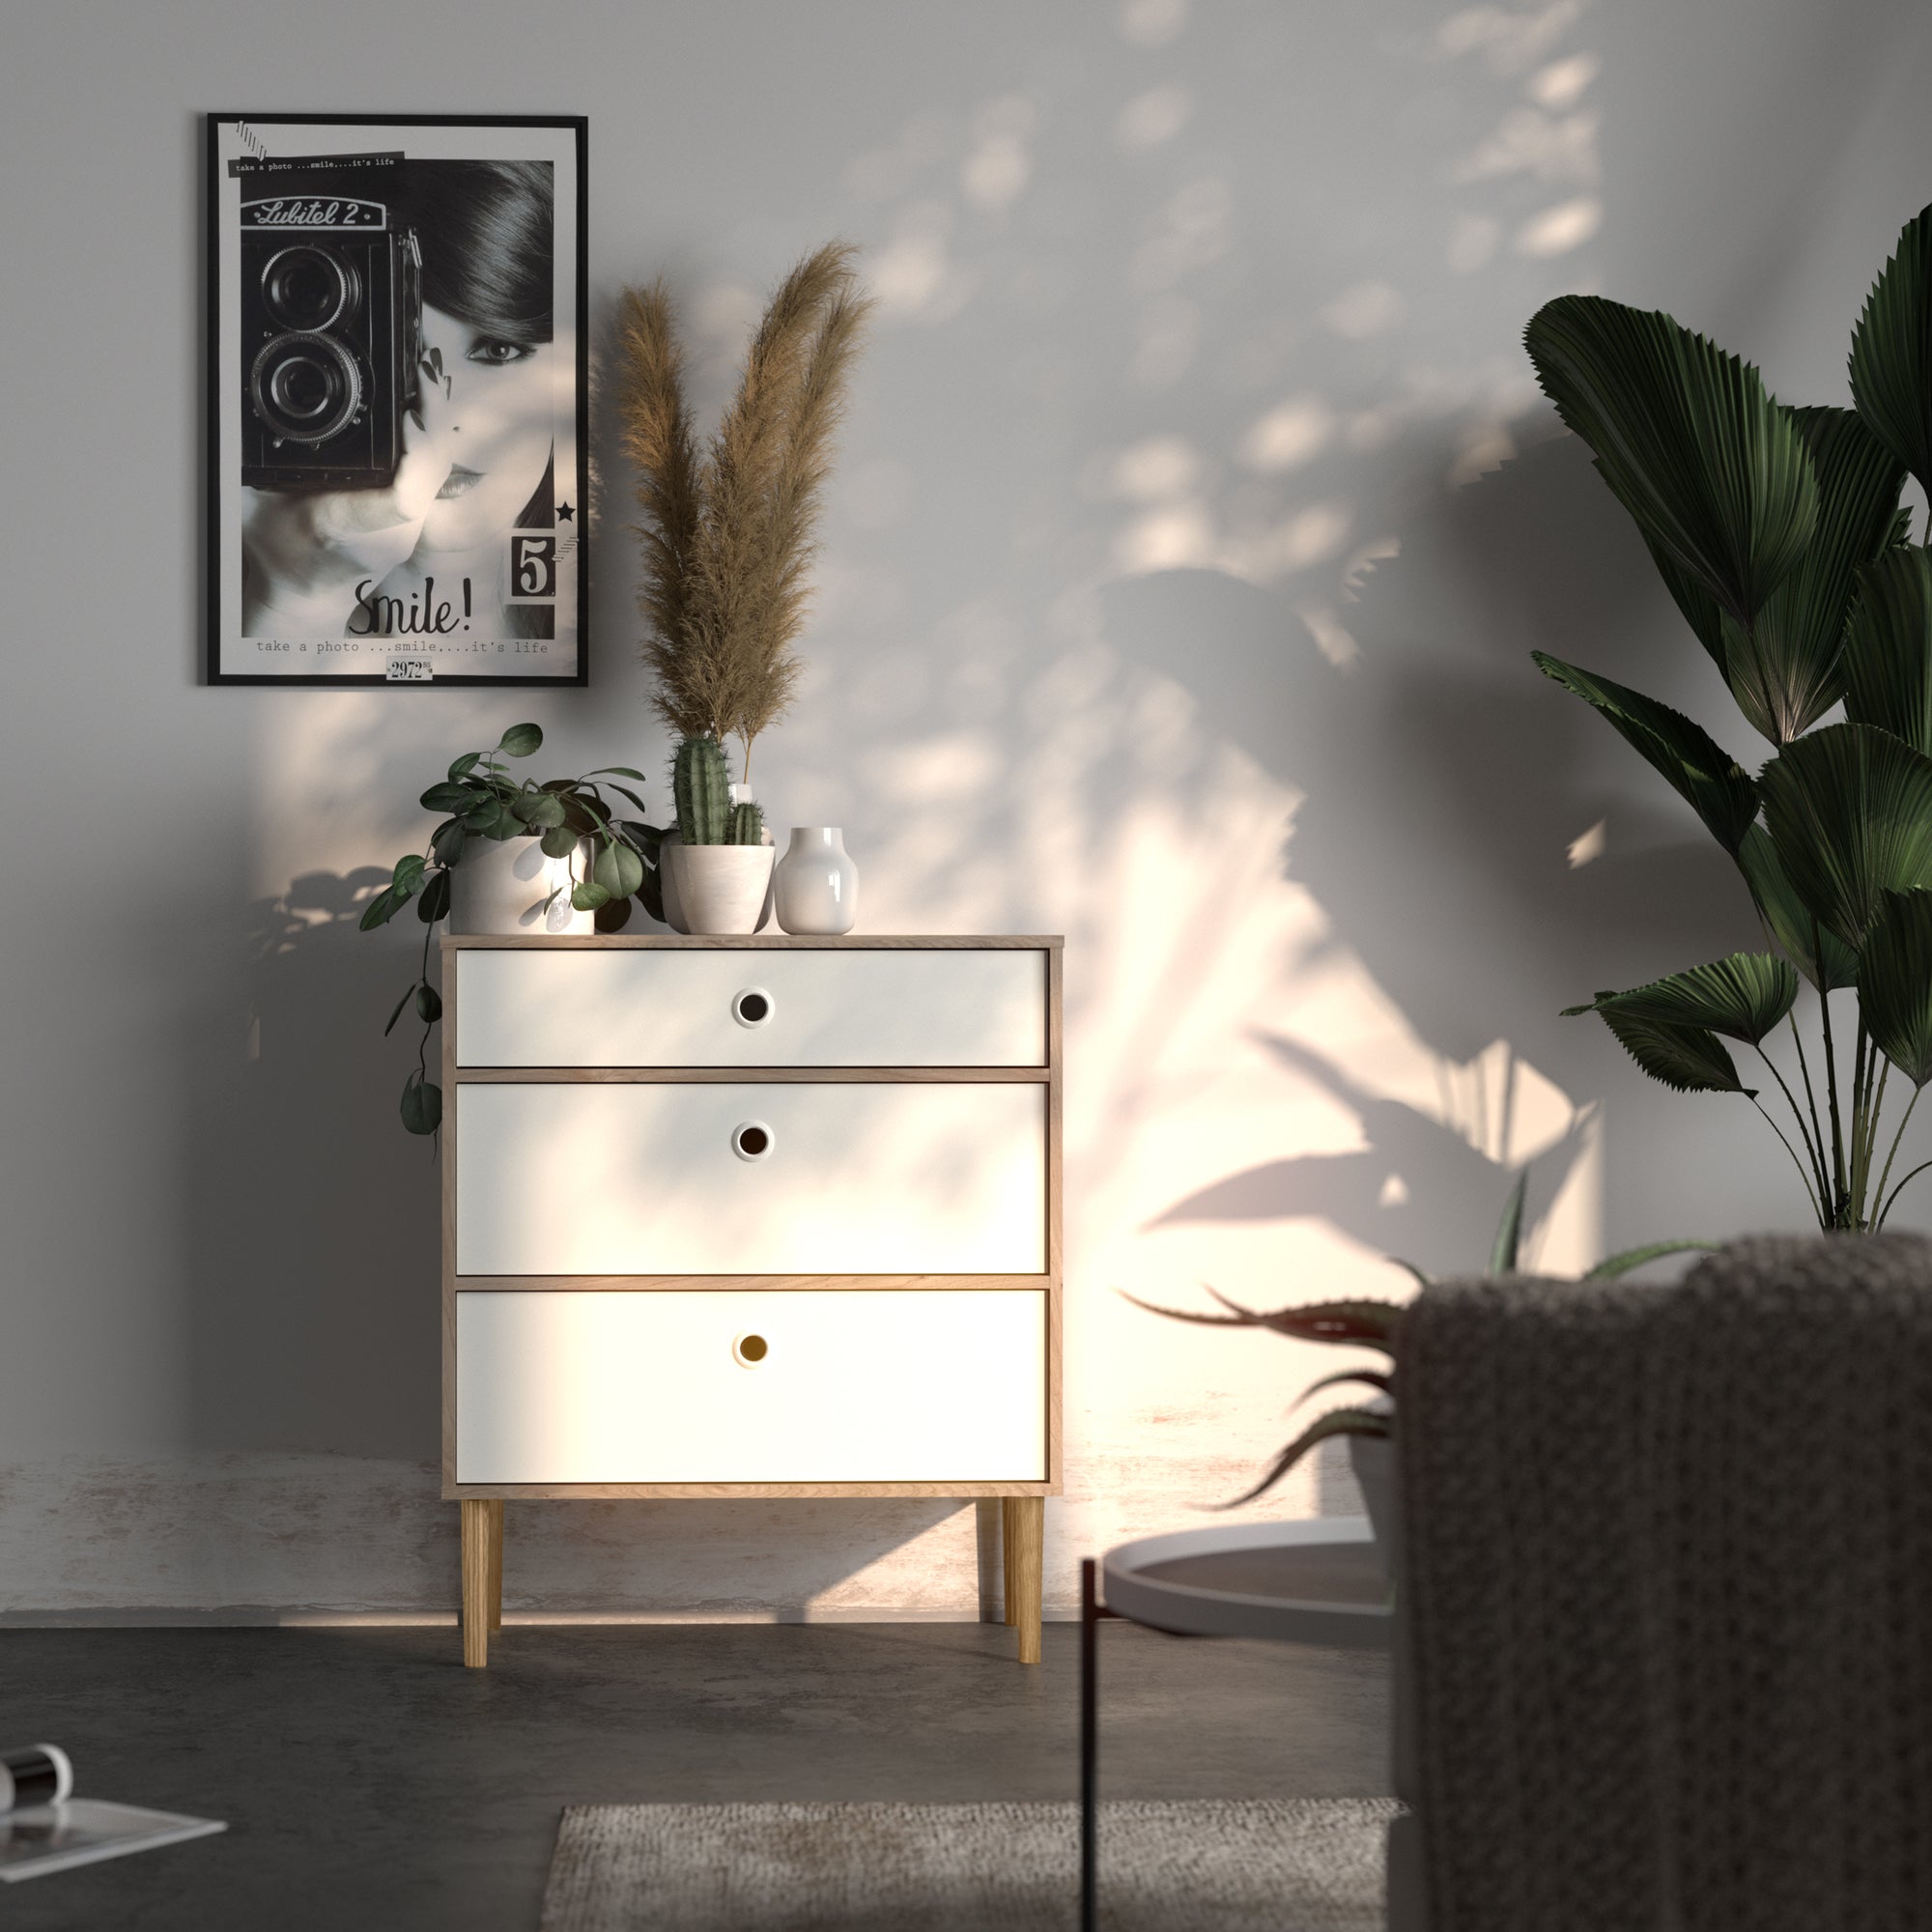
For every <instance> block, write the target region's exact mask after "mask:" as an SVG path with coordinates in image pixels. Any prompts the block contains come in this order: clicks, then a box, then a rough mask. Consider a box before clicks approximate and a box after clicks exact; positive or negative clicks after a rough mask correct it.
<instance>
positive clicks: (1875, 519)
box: [1720, 409, 1905, 745]
mask: <svg viewBox="0 0 1932 1932" xmlns="http://www.w3.org/2000/svg"><path fill="white" fill-rule="evenodd" d="M1786 413H1787V414H1788V415H1789V416H1790V418H1791V420H1792V422H1793V423H1794V424H1795V425H1796V426H1797V428H1798V431H1799V434H1800V435H1801V436H1802V437H1803V438H1804V443H1805V446H1806V448H1807V449H1808V450H1809V451H1810V454H1811V464H1812V469H1813V470H1814V472H1815V474H1816V476H1817V478H1818V523H1817V527H1816V529H1815V530H1814V531H1813V533H1812V537H1811V541H1810V542H1809V543H1808V544H1806V545H1805V547H1804V555H1803V556H1802V557H1800V558H1799V560H1798V563H1797V566H1796V567H1795V568H1794V569H1793V570H1792V572H1791V573H1790V575H1789V576H1788V577H1786V578H1785V580H1784V581H1783V582H1781V583H1780V584H1779V585H1778V586H1777V588H1776V590H1774V591H1773V592H1772V594H1771V595H1770V596H1769V597H1768V598H1766V600H1765V602H1764V607H1763V609H1762V610H1760V611H1758V613H1757V615H1756V616H1755V617H1754V618H1753V619H1752V620H1751V622H1750V624H1749V626H1748V627H1741V626H1740V625H1739V624H1737V622H1736V621H1735V620H1734V619H1732V618H1729V617H1726V618H1724V619H1723V635H1724V651H1723V656H1722V659H1721V660H1720V663H1721V666H1722V668H1723V671H1724V675H1725V678H1726V680H1727V681H1728V683H1729V684H1730V687H1731V695H1732V696H1734V697H1735V698H1736V699H1737V701H1738V708H1739V710H1741V711H1742V712H1743V713H1744V714H1745V716H1746V717H1747V719H1749V721H1750V722H1751V724H1752V725H1753V726H1755V728H1756V729H1757V730H1758V731H1760V732H1761V733H1762V734H1763V735H1764V736H1765V737H1767V738H1769V739H1770V740H1771V742H1772V743H1773V744H1774V745H1783V744H1788V743H1789V742H1790V741H1791V740H1792V739H1793V738H1795V737H1797V736H1798V734H1799V733H1800V732H1801V731H1808V730H1809V729H1810V728H1811V726H1812V725H1815V724H1816V723H1817V722H1818V720H1819V719H1820V718H1822V717H1823V716H1824V715H1825V713H1826V712H1828V711H1829V710H1831V708H1832V707H1833V705H1834V704H1835V703H1836V702H1837V701H1838V696H1839V694H1840V692H1841V690H1842V688H1843V664H1842V661H1843V658H1844V652H1845V630H1846V620H1847V617H1848V616H1849V614H1850V611H1851V608H1852V601H1853V595H1854V588H1855V578H1856V574H1857V572H1858V571H1859V570H1860V568H1861V566H1863V565H1865V564H1868V563H1870V562H1871V561H1872V559H1873V558H1874V557H1876V556H1878V555H1880V554H1882V553H1883V552H1884V550H1885V548H1886V546H1887V544H1888V543H1889V541H1890V538H1891V527H1892V524H1893V521H1894V519H1895V518H1896V517H1897V515H1898V493H1899V491H1900V489H1902V488H1903V487H1904V483H1905V470H1904V469H1903V467H1902V466H1901V465H1900V464H1899V463H1898V462H1896V461H1895V460H1894V458H1893V456H1892V454H1891V452H1890V450H1889V449H1887V448H1886V446H1885V445H1884V444H1883V443H1882V442H1880V441H1879V440H1878V439H1877V438H1876V437H1875V436H1873V435H1872V433H1871V431H1870V430H1868V429H1867V428H1866V427H1865V425H1864V424H1863V422H1861V420H1860V418H1859V417H1858V415H1857V414H1855V413H1854V412H1852V411H1850V410H1828V409H1805V410H1790V411H1787V412H1786Z"/></svg>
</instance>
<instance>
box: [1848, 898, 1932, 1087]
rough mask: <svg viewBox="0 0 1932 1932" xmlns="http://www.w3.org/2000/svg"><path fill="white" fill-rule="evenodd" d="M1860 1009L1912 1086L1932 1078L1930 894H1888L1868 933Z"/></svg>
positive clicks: (1892, 1062)
mask: <svg viewBox="0 0 1932 1932" xmlns="http://www.w3.org/2000/svg"><path fill="white" fill-rule="evenodd" d="M1863 961H1864V971H1863V973H1862V974H1861V977H1860V980H1859V1011H1860V1012H1861V1014H1862V1015H1863V1017H1864V1022H1865V1025H1866V1026H1867V1027H1869V1028H1870V1029H1871V1037H1873V1038H1874V1039H1875V1040H1877V1041H1878V1047H1879V1051H1880V1052H1881V1053H1883V1054H1884V1055H1885V1057H1886V1058H1887V1059H1888V1060H1889V1061H1890V1062H1891V1064H1892V1065H1894V1066H1895V1067H1897V1068H1898V1070H1899V1071H1900V1072H1901V1073H1903V1074H1904V1075H1905V1077H1906V1078H1907V1079H1908V1080H1910V1081H1911V1082H1912V1084H1913V1085H1914V1086H1915V1087H1922V1086H1924V1084H1925V1083H1926V1081H1928V1080H1932V892H1927V891H1925V890H1924V889H1923V888H1920V889H1918V890H1917V891H1914V892H1908V893H1887V894H1886V895H1885V898H1884V903H1883V904H1882V905H1881V906H1880V907H1879V914H1878V917H1877V918H1876V919H1875V920H1874V921H1873V922H1872V928H1871V931H1870V932H1869V933H1867V934H1866V935H1865V946H1864V953H1863Z"/></svg>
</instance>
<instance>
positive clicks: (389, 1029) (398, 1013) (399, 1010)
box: [383, 985, 415, 1039]
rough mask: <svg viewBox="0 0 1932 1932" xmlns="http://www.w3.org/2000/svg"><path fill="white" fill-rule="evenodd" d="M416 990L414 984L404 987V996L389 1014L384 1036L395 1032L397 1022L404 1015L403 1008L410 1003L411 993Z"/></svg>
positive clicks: (386, 1036) (385, 1037)
mask: <svg viewBox="0 0 1932 1932" xmlns="http://www.w3.org/2000/svg"><path fill="white" fill-rule="evenodd" d="M414 991H415V987H414V986H413V985H410V986H406V987H404V988H403V997H402V998H401V999H400V1000H398V1001H397V1002H396V1010H395V1011H394V1012H392V1013H391V1014H390V1015H389V1024H388V1025H387V1026H385V1027H384V1029H383V1037H384V1039H387V1038H388V1037H389V1036H390V1035H391V1034H392V1033H394V1032H395V1030H396V1022H397V1021H398V1020H399V1019H401V1018H402V1016H403V1009H404V1008H405V1007H406V1006H408V1005H409V1003H410V995H411V994H412V993H413V992H414Z"/></svg>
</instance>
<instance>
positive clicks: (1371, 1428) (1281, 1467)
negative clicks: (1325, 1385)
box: [1219, 1408, 1395, 1509]
mask: <svg viewBox="0 0 1932 1932" xmlns="http://www.w3.org/2000/svg"><path fill="white" fill-rule="evenodd" d="M1394 1434H1395V1431H1394V1429H1393V1428H1392V1427H1391V1426H1390V1422H1389V1418H1388V1417H1387V1416H1386V1415H1381V1414H1378V1412H1377V1411H1376V1410H1375V1409H1372V1408H1331V1409H1330V1410H1329V1411H1328V1413H1327V1414H1326V1415H1321V1416H1318V1417H1317V1418H1316V1419H1315V1420H1314V1421H1313V1422H1311V1423H1310V1424H1309V1425H1308V1427H1307V1428H1306V1429H1304V1430H1303V1431H1302V1432H1301V1434H1300V1435H1297V1436H1296V1437H1295V1438H1294V1440H1293V1442H1291V1443H1290V1444H1289V1445H1288V1447H1287V1448H1286V1449H1284V1450H1283V1451H1282V1452H1281V1454H1280V1455H1279V1456H1277V1457H1276V1458H1275V1459H1274V1461H1273V1463H1270V1464H1269V1466H1268V1471H1267V1473H1266V1474H1265V1475H1264V1477H1263V1478H1262V1479H1261V1481H1260V1482H1258V1483H1257V1484H1256V1485H1255V1486H1254V1488H1253V1489H1251V1490H1249V1491H1247V1492H1244V1493H1243V1494H1241V1495H1238V1496H1236V1497H1235V1499H1234V1500H1233V1501H1232V1502H1225V1503H1222V1504H1220V1505H1219V1507H1220V1508H1222V1509H1239V1508H1240V1507H1241V1505H1242V1504H1243V1503H1251V1502H1253V1501H1254V1499H1255V1498H1256V1497H1257V1496H1260V1495H1265V1494H1266V1493H1267V1492H1268V1491H1269V1490H1271V1489H1273V1488H1274V1486H1275V1485H1276V1484H1277V1483H1278V1482H1280V1481H1281V1479H1282V1478H1283V1477H1284V1476H1285V1475H1287V1474H1288V1472H1289V1471H1290V1470H1291V1469H1293V1467H1294V1465H1295V1464H1296V1463H1299V1462H1300V1461H1301V1459H1302V1458H1303V1457H1304V1456H1306V1455H1307V1454H1308V1452H1309V1451H1310V1450H1311V1449H1314V1448H1316V1447H1317V1446H1319V1445H1320V1444H1321V1443H1323V1442H1326V1441H1327V1440H1328V1439H1329V1437H1330V1436H1334V1435H1373V1436H1377V1437H1379V1438H1382V1439H1384V1440H1385V1439H1386V1438H1387V1437H1389V1436H1391V1435H1394Z"/></svg>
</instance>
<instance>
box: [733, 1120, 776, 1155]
mask: <svg viewBox="0 0 1932 1932" xmlns="http://www.w3.org/2000/svg"><path fill="white" fill-rule="evenodd" d="M731 1151H732V1152H733V1153H735V1154H736V1155H737V1156H738V1158H739V1159H740V1160H763V1159H764V1157H765V1156H766V1155H767V1154H768V1153H770V1152H771V1151H772V1130H771V1128H769V1127H768V1126H766V1125H765V1123H764V1122H762V1121H746V1122H742V1123H741V1124H740V1125H739V1126H737V1127H734V1128H733V1129H732V1131H731Z"/></svg>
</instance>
